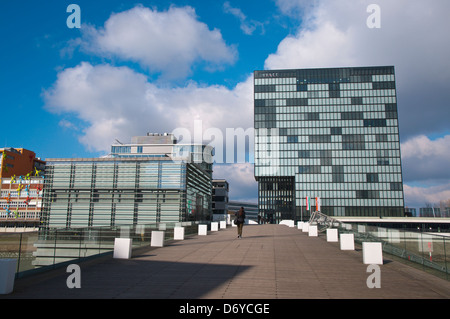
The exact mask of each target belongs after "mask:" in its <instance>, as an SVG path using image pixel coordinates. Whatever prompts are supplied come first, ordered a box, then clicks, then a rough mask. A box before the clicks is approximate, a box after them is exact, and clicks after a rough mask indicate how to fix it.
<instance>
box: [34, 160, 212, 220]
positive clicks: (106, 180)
mask: <svg viewBox="0 0 450 319" xmlns="http://www.w3.org/2000/svg"><path fill="white" fill-rule="evenodd" d="M195 165H196V164H187V163H181V162H173V161H170V160H167V161H165V160H134V161H126V160H125V161H117V160H116V161H102V160H98V161H96V160H92V161H80V162H78V161H65V162H64V161H55V162H49V163H47V168H46V173H47V174H46V179H45V186H44V199H43V213H42V226H43V227H72V228H76V227H96V226H115V225H123V224H127V225H129V224H148V223H158V222H179V221H185V220H187V219H188V211H187V207H186V196H193V197H195V198H197V196H201V197H203V198H204V200H203V202H204V204H202V205H203V206H202V208H204V211H203V210H202V216H203V217H204V216H206V215H208V214H209V213H210V211H211V210H210V204H211V178H210V175H208V174H206V173H204V172H203V171H202V170H200V169H198V168H196V166H195ZM188 170H189V171H195V174H187V171H188ZM189 219H190V220H197V219H193V218H189Z"/></svg>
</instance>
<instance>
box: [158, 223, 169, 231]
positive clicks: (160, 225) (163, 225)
mask: <svg viewBox="0 0 450 319" xmlns="http://www.w3.org/2000/svg"><path fill="white" fill-rule="evenodd" d="M158 230H167V224H159V226H158Z"/></svg>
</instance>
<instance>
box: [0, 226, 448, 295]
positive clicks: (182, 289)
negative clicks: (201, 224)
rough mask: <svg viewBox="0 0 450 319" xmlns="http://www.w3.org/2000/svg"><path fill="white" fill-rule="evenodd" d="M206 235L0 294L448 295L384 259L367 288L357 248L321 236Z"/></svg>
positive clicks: (43, 277)
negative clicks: (77, 276)
mask: <svg viewBox="0 0 450 319" xmlns="http://www.w3.org/2000/svg"><path fill="white" fill-rule="evenodd" d="M236 237H237V236H236V229H235V228H231V227H230V228H227V229H225V230H220V231H218V232H208V235H207V236H193V237H190V238H188V239H185V240H184V241H173V242H169V243H167V244H166V246H165V247H162V248H148V249H147V248H146V249H140V250H139V251H136V252H134V255H133V258H132V259H130V260H119V259H113V258H112V257H111V256H108V257H102V258H100V259H97V260H93V261H88V262H83V263H81V264H80V267H81V288H79V289H77V288H73V289H69V288H67V285H66V279H67V277H68V276H69V275H70V274H69V273H66V269H65V268H64V269H57V270H54V271H50V272H47V273H43V274H38V275H34V276H32V277H28V278H22V279H18V280H16V285H15V291H14V292H13V293H12V294H10V295H6V296H5V295H4V296H0V299H2V298H40V299H45V298H83V299H89V298H105V299H114V298H119V299H125V298H153V299H172V298H175V299H185V298H187V299H258V300H259V299H302V298H308V299H311V298H320V299H335V298H339V299H347V298H352V299H366V298H370V299H372V298H383V299H392V298H407V299H411V298H413V299H414V298H417V299H425V298H433V299H437V298H441V299H442V298H444V299H448V298H450V282H449V281H446V280H443V279H439V278H437V277H435V276H433V275H430V274H427V273H425V272H423V271H421V270H418V269H414V268H412V267H410V266H407V265H404V264H402V263H399V262H396V261H390V260H387V259H389V257H388V256H385V263H384V265H381V266H380V268H381V288H372V289H369V288H368V287H367V284H366V280H367V278H368V276H369V275H370V273H367V272H366V271H367V265H364V264H363V263H362V252H361V251H360V250H355V251H341V250H340V248H339V244H338V243H329V242H327V241H326V239H325V237H308V235H307V233H303V232H301V231H300V230H298V229H296V228H290V227H288V226H284V225H252V226H245V227H244V236H243V238H242V239H238V238H236Z"/></svg>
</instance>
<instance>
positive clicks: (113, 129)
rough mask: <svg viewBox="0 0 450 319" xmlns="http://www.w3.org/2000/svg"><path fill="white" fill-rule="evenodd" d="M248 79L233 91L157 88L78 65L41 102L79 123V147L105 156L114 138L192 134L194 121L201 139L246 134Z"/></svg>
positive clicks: (112, 70) (104, 68) (120, 70)
mask: <svg viewBox="0 0 450 319" xmlns="http://www.w3.org/2000/svg"><path fill="white" fill-rule="evenodd" d="M252 78H253V77H252V76H251V75H249V77H248V79H247V80H246V81H245V82H242V83H239V84H238V85H237V86H236V87H234V88H233V89H228V88H226V87H223V86H219V85H212V86H200V85H198V84H196V83H194V82H191V83H189V85H187V86H185V87H176V88H160V87H158V86H156V85H154V84H153V83H151V82H149V80H148V79H147V77H145V76H144V75H142V74H140V73H137V72H136V71H133V70H131V69H130V68H128V67H113V66H111V65H109V64H103V65H92V64H90V63H88V62H83V63H81V64H80V65H78V66H76V67H73V68H67V69H64V70H63V71H61V72H60V73H59V74H58V77H57V80H56V82H55V83H54V85H53V86H52V87H51V88H49V89H48V90H46V91H45V92H44V99H45V105H46V108H47V110H49V111H51V112H53V113H56V114H73V115H74V116H75V117H76V118H77V119H80V120H81V121H82V122H83V131H82V132H83V135H82V136H81V137H80V142H81V143H83V144H84V145H86V146H87V147H88V148H89V149H90V150H92V151H103V152H106V151H108V150H109V147H110V145H111V143H112V142H113V141H114V139H116V138H117V139H119V140H124V141H128V140H129V139H130V137H131V136H136V135H142V134H145V133H146V132H159V133H161V132H171V131H173V130H174V129H176V128H185V129H187V130H189V132H191V134H192V136H193V134H194V130H195V129H196V128H195V127H194V124H195V123H194V121H195V120H201V130H202V132H200V134H201V135H202V136H203V135H204V133H205V131H206V130H208V129H209V128H216V129H218V130H220V132H223V136H224V137H225V132H226V129H227V128H243V129H244V130H247V129H248V128H250V127H252V125H253V104H252V103H253V102H252V101H253V100H252V90H253V88H252V83H253V81H252ZM64 123H67V120H65V122H64ZM66 127H67V125H66ZM71 127H73V125H71Z"/></svg>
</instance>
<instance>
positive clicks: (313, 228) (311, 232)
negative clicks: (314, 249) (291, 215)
mask: <svg viewBox="0 0 450 319" xmlns="http://www.w3.org/2000/svg"><path fill="white" fill-rule="evenodd" d="M308 236H309V237H317V236H318V233H317V225H310V226H309V229H308Z"/></svg>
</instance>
